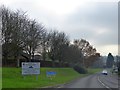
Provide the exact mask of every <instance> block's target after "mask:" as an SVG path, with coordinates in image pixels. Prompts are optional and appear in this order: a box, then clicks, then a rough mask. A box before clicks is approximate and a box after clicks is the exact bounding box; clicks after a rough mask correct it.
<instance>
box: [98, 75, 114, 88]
mask: <svg viewBox="0 0 120 90" xmlns="http://www.w3.org/2000/svg"><path fill="white" fill-rule="evenodd" d="M98 81H99V82H100V83H101V84H102V85H103V86H104V87H105V88H107V89H109V90H112V89H111V88H110V87H108V86H107V85H105V84H104V83H103V82H102V81H101V80H100V78H99V76H98Z"/></svg>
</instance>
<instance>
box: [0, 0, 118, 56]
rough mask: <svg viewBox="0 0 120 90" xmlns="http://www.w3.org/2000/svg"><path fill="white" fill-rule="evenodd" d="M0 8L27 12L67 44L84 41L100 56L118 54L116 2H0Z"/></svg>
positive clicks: (76, 0)
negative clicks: (62, 36) (63, 35)
mask: <svg viewBox="0 0 120 90" xmlns="http://www.w3.org/2000/svg"><path fill="white" fill-rule="evenodd" d="M0 5H5V6H6V7H8V8H10V9H12V10H17V9H20V10H23V11H25V12H27V14H28V16H29V17H30V18H31V19H36V20H37V21H38V22H40V23H43V24H44V25H45V27H46V28H47V29H48V30H50V29H57V30H58V31H64V32H65V33H66V34H67V35H68V36H69V38H70V40H71V41H73V40H74V39H81V38H83V39H86V40H87V41H89V42H90V44H91V45H92V46H93V47H94V48H96V49H97V52H99V53H100V54H101V55H108V53H109V52H111V53H112V54H113V55H117V54H118V0H0Z"/></svg>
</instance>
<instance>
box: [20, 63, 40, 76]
mask: <svg viewBox="0 0 120 90" xmlns="http://www.w3.org/2000/svg"><path fill="white" fill-rule="evenodd" d="M38 74H40V63H39V62H22V75H38Z"/></svg>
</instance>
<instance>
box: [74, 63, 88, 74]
mask: <svg viewBox="0 0 120 90" xmlns="http://www.w3.org/2000/svg"><path fill="white" fill-rule="evenodd" d="M73 69H74V70H75V71H77V72H78V73H80V74H86V73H87V70H86V69H85V68H84V67H82V66H78V65H76V66H74V67H73Z"/></svg>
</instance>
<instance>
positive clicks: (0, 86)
mask: <svg viewBox="0 0 120 90" xmlns="http://www.w3.org/2000/svg"><path fill="white" fill-rule="evenodd" d="M1 88H2V68H1V67H0V89H1Z"/></svg>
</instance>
